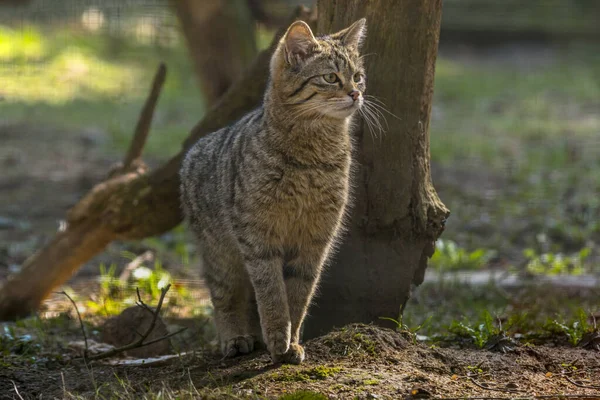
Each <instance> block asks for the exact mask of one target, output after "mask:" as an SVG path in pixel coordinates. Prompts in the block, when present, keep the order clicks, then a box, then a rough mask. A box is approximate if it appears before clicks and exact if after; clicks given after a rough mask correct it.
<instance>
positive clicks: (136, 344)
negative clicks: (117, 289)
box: [87, 284, 186, 361]
mask: <svg viewBox="0 0 600 400" xmlns="http://www.w3.org/2000/svg"><path fill="white" fill-rule="evenodd" d="M170 288H171V285H170V284H169V285H167V286H166V287H165V288H163V289H161V290H160V298H159V300H158V304H157V306H156V309H155V310H152V309H151V308H150V307H148V306H147V305H146V304H145V303H144V302H143V301H142V299H141V297H140V292H139V290H138V292H137V293H138V299H139V300H138V306H140V307H142V308H144V309H145V310H148V311H150V312H151V313H152V321H151V322H150V325H149V326H148V329H146V331H145V332H144V333H142V334H141V335H140V337H139V338H138V339H137V340H136V341H135V342H132V343H129V344H127V345H125V346H121V347H117V348H114V349H112V350H109V351H105V352H102V353H99V354H95V355H93V356H89V357H88V358H87V359H88V360H89V361H97V360H102V359H104V358H109V357H112V356H115V355H117V354H120V353H123V352H125V351H127V350H132V349H137V348H139V347H144V346H148V345H151V344H153V343H156V342H160V341H162V340H167V339H168V338H170V337H171V336H175V335H177V334H179V333H181V332H183V331H184V330H185V329H186V328H182V329H180V330H178V331H176V332H173V333H170V334H168V335H165V336H162V337H159V338H157V339H154V340H151V341H149V342H145V340H146V338H147V337H148V336H149V335H150V333H151V332H152V330H153V329H154V326H155V325H156V320H157V319H158V315H159V314H160V310H161V308H162V305H163V301H164V299H165V296H166V294H167V292H168V291H169V289H170Z"/></svg>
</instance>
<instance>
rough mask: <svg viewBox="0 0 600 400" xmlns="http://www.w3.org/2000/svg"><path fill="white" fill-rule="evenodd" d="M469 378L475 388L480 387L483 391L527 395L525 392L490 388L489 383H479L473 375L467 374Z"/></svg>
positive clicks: (495, 387)
mask: <svg viewBox="0 0 600 400" xmlns="http://www.w3.org/2000/svg"><path fill="white" fill-rule="evenodd" d="M467 378H469V380H470V381H471V382H472V383H473V384H474V385H475V386H477V387H480V388H481V389H485V390H492V391H497V392H505V393H525V392H524V391H523V390H516V389H506V388H500V387H497V386H489V385H488V384H487V383H481V382H478V381H477V380H476V379H475V378H473V376H472V375H469V374H467Z"/></svg>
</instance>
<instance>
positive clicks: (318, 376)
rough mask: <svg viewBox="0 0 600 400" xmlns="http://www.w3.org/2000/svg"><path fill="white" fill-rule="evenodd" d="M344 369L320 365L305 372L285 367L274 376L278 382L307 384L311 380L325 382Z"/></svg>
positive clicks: (304, 370)
mask: <svg viewBox="0 0 600 400" xmlns="http://www.w3.org/2000/svg"><path fill="white" fill-rule="evenodd" d="M341 370H342V369H341V368H339V367H326V366H323V365H318V366H316V367H313V368H307V369H303V370H299V371H298V370H294V369H293V367H289V366H283V367H281V369H280V370H279V372H276V373H275V374H273V375H272V377H271V378H272V379H273V381H276V382H307V381H311V380H324V379H327V378H330V377H332V376H334V375H335V374H337V373H339V372H340V371H341Z"/></svg>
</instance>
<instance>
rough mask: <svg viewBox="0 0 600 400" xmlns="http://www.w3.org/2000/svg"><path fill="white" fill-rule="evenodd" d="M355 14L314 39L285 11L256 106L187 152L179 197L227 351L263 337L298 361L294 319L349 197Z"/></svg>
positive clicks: (357, 85)
mask: <svg viewBox="0 0 600 400" xmlns="http://www.w3.org/2000/svg"><path fill="white" fill-rule="evenodd" d="M365 25H366V21H365V19H364V18H363V19H361V20H359V21H356V22H355V23H354V24H352V25H351V26H350V27H348V28H346V29H344V30H342V31H340V32H337V33H335V34H331V35H326V36H322V37H317V38H316V37H315V36H314V35H313V33H312V31H311V29H310V27H309V26H308V25H307V24H306V23H304V22H302V21H296V22H294V23H293V24H292V25H290V27H289V28H288V30H287V32H286V34H285V35H284V36H283V37H282V39H281V41H280V42H279V44H278V46H277V48H276V50H275V52H274V54H273V56H272V59H271V63H270V78H269V83H268V85H267V90H266V93H265V96H264V101H263V105H262V106H261V107H259V108H257V109H256V110H254V111H252V112H250V113H249V114H247V115H245V116H244V117H242V118H241V119H240V120H239V121H237V122H236V123H234V124H233V125H231V126H228V127H226V128H223V129H220V130H218V131H216V132H214V133H211V134H210V135H207V136H205V137H203V138H201V139H200V140H198V142H197V143H196V144H195V145H194V146H193V147H192V148H191V149H190V150H189V152H188V153H187V155H186V157H185V160H184V162H183V165H182V168H181V172H180V176H181V200H182V204H183V209H184V213H185V215H186V217H187V218H188V219H189V222H190V226H191V229H192V230H193V232H194V233H195V235H196V236H197V238H198V240H199V245H200V252H201V256H202V261H203V274H204V278H205V280H206V283H207V285H208V287H209V289H210V295H211V300H212V302H213V305H214V309H215V323H216V326H217V331H218V335H219V341H220V345H221V351H222V352H223V354H224V356H226V357H233V356H235V355H238V354H244V353H249V352H251V351H253V349H254V347H255V346H257V345H261V344H263V343H264V344H266V346H267V349H268V350H269V352H270V353H271V358H272V360H273V362H275V363H278V362H285V363H294V364H299V363H301V362H302V361H303V360H304V349H303V348H302V346H300V344H299V339H300V338H299V336H300V327H301V325H302V321H303V320H304V317H305V315H306V311H307V308H308V305H309V303H310V300H311V298H312V296H313V294H314V291H315V288H316V285H317V282H318V280H319V276H320V274H321V270H322V268H323V264H324V263H325V261H326V259H327V257H328V255H329V253H330V252H331V249H332V246H333V245H334V242H335V240H336V238H337V237H338V235H339V233H340V228H341V225H342V219H343V216H344V212H345V209H346V206H347V203H348V196H349V185H350V164H351V157H350V155H351V154H350V153H351V138H350V133H349V129H350V125H351V118H352V116H353V114H354V113H355V112H356V111H357V110H359V109H360V108H361V107H362V106H363V102H364V98H363V92H364V91H365V88H366V82H365V73H364V68H363V64H362V59H361V57H360V56H359V48H360V45H361V42H362V40H363V39H364V37H365V34H366V26H365Z"/></svg>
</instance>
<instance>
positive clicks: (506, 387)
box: [0, 325, 600, 399]
mask: <svg viewBox="0 0 600 400" xmlns="http://www.w3.org/2000/svg"><path fill="white" fill-rule="evenodd" d="M306 350H307V354H308V359H307V361H306V362H305V363H304V364H302V365H300V366H289V365H283V366H274V365H272V364H271V362H270V359H269V356H268V355H267V354H266V353H264V352H262V353H256V354H253V355H250V356H246V357H240V358H236V359H231V360H221V359H220V358H219V357H218V355H216V354H215V353H212V352H197V353H194V354H193V355H187V356H182V357H181V358H179V359H178V360H177V361H176V362H174V363H172V364H171V365H167V366H161V367H154V368H143V367H135V368H126V367H111V366H106V365H102V364H93V365H88V366H86V365H84V364H83V363H75V362H73V361H70V362H69V361H65V359H63V360H61V359H60V358H58V357H57V356H56V355H54V356H50V355H46V356H45V357H40V358H38V361H37V362H31V363H28V362H24V361H23V357H18V358H16V356H13V357H14V358H13V359H11V358H10V357H5V359H4V360H3V364H4V365H3V368H2V369H0V393H3V394H8V396H12V395H13V394H14V388H13V383H12V382H13V381H14V383H15V384H16V386H17V387H18V390H19V391H20V393H21V395H22V396H23V398H38V397H39V396H40V395H43V397H44V398H46V397H49V398H52V397H53V396H57V397H61V396H65V394H69V395H79V396H84V397H88V396H90V397H93V396H97V395H101V396H106V397H110V396H112V394H113V393H125V394H126V395H127V396H125V394H124V395H123V397H118V398H139V397H143V396H144V395H145V394H148V393H156V392H157V391H159V390H163V391H167V392H169V393H174V394H186V395H194V396H197V397H198V398H267V399H272V398H279V397H280V396H282V395H285V394H289V393H294V392H297V391H312V392H316V393H321V394H323V395H325V396H327V397H328V398H333V399H347V398H359V399H363V398H364V399H367V398H385V399H399V398H406V399H408V398H452V397H483V398H490V397H503V398H515V397H526V398H527V397H532V396H536V395H537V396H541V395H544V396H551V395H556V396H559V395H561V394H562V395H565V394H570V395H574V394H577V395H588V396H595V395H597V396H599V397H600V390H599V389H597V387H598V383H599V382H600V356H599V355H598V353H597V352H594V351H589V350H583V349H574V348H569V347H566V346H562V347H560V346H559V347H551V346H520V347H518V348H517V349H516V350H515V351H512V352H509V353H506V354H501V353H496V352H491V351H486V350H473V349H451V348H436V347H433V346H431V347H430V346H426V345H423V344H419V343H415V342H414V341H413V340H412V339H411V338H410V336H408V335H406V334H401V333H398V332H395V331H392V330H388V329H381V328H376V327H374V326H365V325H351V326H347V327H345V328H342V329H340V330H337V331H335V332H332V333H330V334H328V335H326V336H323V337H320V338H317V339H314V340H311V341H309V342H308V343H306ZM586 386H595V387H596V388H595V389H594V388H586ZM7 398H11V397H7ZM111 398H112V397H111ZM305 398H307V399H310V398H311V397H305ZM313 398H316V397H313Z"/></svg>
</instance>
